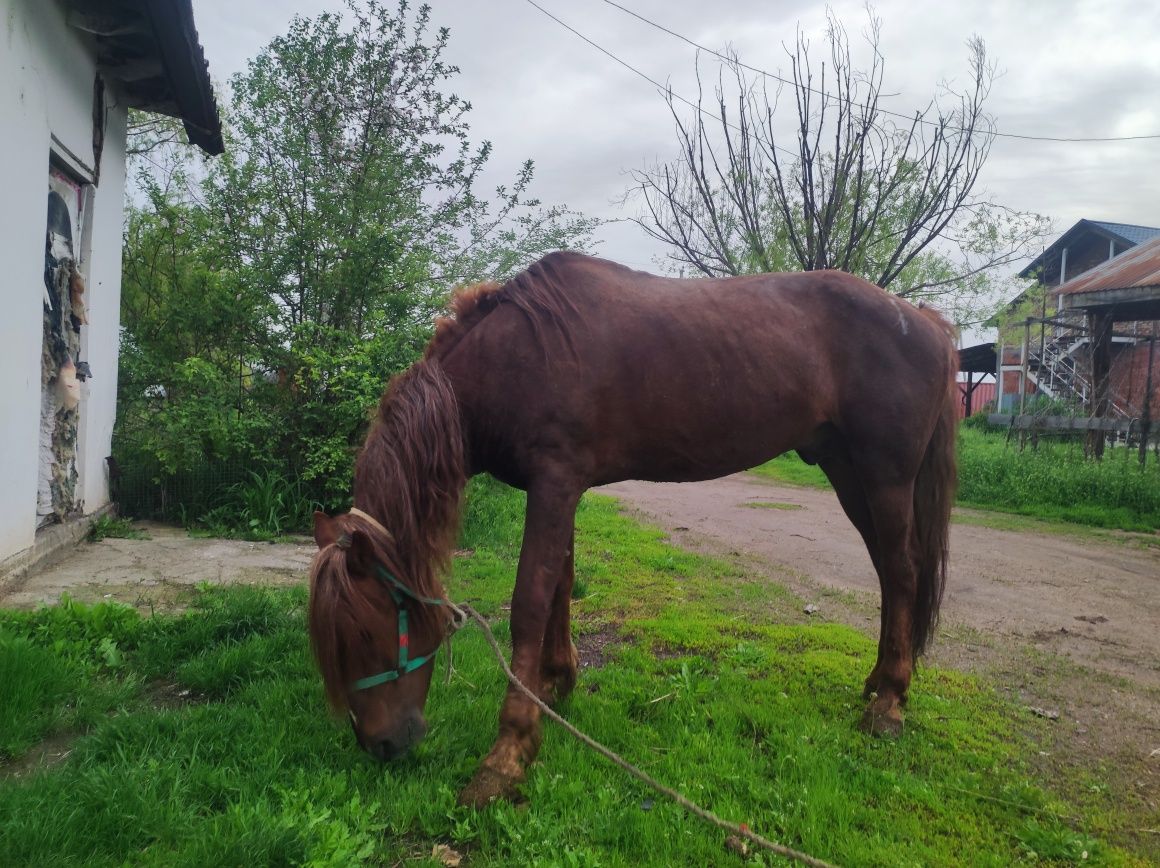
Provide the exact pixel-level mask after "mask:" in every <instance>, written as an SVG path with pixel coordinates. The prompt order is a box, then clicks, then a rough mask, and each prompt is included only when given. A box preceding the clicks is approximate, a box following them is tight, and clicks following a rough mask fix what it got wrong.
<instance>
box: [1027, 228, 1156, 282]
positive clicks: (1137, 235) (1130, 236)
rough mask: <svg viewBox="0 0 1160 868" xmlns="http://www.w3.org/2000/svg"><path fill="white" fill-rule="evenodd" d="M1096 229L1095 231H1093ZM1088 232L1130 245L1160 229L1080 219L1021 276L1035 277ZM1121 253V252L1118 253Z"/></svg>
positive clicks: (1029, 265) (1154, 236) (1149, 237)
mask: <svg viewBox="0 0 1160 868" xmlns="http://www.w3.org/2000/svg"><path fill="white" fill-rule="evenodd" d="M1093 230H1094V233H1093ZM1085 232H1087V233H1093V234H1095V233H1102V234H1105V235H1109V236H1111V237H1113V238H1115V239H1116V241H1118V242H1123V243H1124V244H1125V245H1127V246H1128V247H1132V246H1134V245H1136V244H1140V243H1142V242H1144V241H1149V240H1151V239H1152V238H1156V237H1158V236H1160V229H1156V228H1153V227H1151V226H1136V225H1135V224H1132V223H1110V222H1108V221H1106V220H1088V219H1087V218H1086V217H1085V218H1083V219H1081V220H1078V221H1077V222H1076V223H1075V224H1074V225H1073V226H1072V227H1071V228H1070V229H1068V230H1067V231H1066V232H1064V233H1063V234H1062V235H1060V236H1059V237H1058V238H1056V239H1055V241H1054V242H1052V244H1051V246H1050V247H1048V248H1047V249H1046V250H1044V251H1043V252H1042V253H1040V254H1039V255H1038V256H1037V257H1035V258H1034V259H1033V260H1031V262H1030V263H1028V264H1027V265H1026V266H1024V267H1023V270H1022V271H1020V272H1019V275H1018V276H1019V277H1033V276H1034V275H1035V273H1036V272H1037V271H1038V270H1039V269H1040V268H1044V267H1045V266H1046V265H1047V263H1049V262H1052V261H1057V260H1058V259H1059V252H1060V250H1062V249H1063V248H1064V247H1068V246H1070V245H1071V244H1074V243H1075V242H1076V241H1077V240H1078V239H1079V238H1081V237H1082V236H1083V234H1084V233H1085ZM1117 255H1119V254H1117Z"/></svg>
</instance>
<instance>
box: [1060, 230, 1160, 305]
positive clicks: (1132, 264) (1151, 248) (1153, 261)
mask: <svg viewBox="0 0 1160 868" xmlns="http://www.w3.org/2000/svg"><path fill="white" fill-rule="evenodd" d="M1144 286H1160V232H1158V234H1157V237H1155V238H1153V239H1152V240H1151V241H1145V242H1144V243H1143V244H1138V245H1136V246H1135V247H1132V248H1130V249H1129V250H1125V251H1124V252H1123V253H1121V254H1119V255H1118V256H1115V257H1113V258H1112V259H1109V260H1107V261H1106V262H1102V263H1100V264H1099V265H1097V266H1096V267H1095V268H1091V269H1088V270H1087V271H1085V272H1084V273H1083V274H1081V275H1079V276H1078V277H1074V278H1072V279H1071V280H1069V281H1068V282H1067V283H1065V284H1064V285H1063V286H1061V287H1060V288H1059V292H1060V294H1062V295H1074V294H1075V293H1077V292H1100V291H1103V290H1111V289H1135V288H1137V287H1144Z"/></svg>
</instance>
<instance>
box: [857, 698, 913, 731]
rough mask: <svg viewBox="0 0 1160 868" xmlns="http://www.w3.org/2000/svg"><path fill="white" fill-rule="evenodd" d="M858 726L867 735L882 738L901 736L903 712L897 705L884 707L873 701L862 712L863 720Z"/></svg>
mask: <svg viewBox="0 0 1160 868" xmlns="http://www.w3.org/2000/svg"><path fill="white" fill-rule="evenodd" d="M858 728H859V729H860V730H862V732H864V733H866V734H867V735H872V736H876V737H881V738H901V736H902V712H901V711H899V710H898V706H897V705H890V706H887V707H886V708H883V707H882V705H881V704H879V703H878V702H876V701H875V702H872V703H870V705H868V706H867V707H866V711H865V712H864V713H863V714H862V722H861V723H860V724H858Z"/></svg>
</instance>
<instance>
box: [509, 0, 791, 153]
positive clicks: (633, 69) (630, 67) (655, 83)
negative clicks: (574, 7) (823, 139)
mask: <svg viewBox="0 0 1160 868" xmlns="http://www.w3.org/2000/svg"><path fill="white" fill-rule="evenodd" d="M525 2H527V3H529V4H530V5H532V6H534V7H535V8H537V9H539V10H540V11H541V12H542V13H544V14H545V15H547V16H548V17H549V18H551V19H552V20H553V21H555V22H556V23H557V24H559V25H560V26H561V27H563V28H564V29H565V30H567V31H568V32H569V33H572V34H574V35H575V36H578V37H579V38H580V39H583V40H584V41H585V42H587V43H588V44H589V45H591V46H592V47H593V48H595V49H596V50H597V51H599V52H600V53H601V54H603V55H605V56H606V57H609V58H611V59H612V60H614V61H616V62H617V63H619V64H620V65H621V66H623V67H624V68H625V69H627V70H628V71H629V72H631V73H633V74H634V75H638V76H640V77H641V78H643V79H644V80H645V81H647V82H648V83H649V84H651V85H652V86H653V87H655V88H658V89H659V90H661V91H663V92H665V93H667V94H668V95H669V96H670V97H671V98H672V99H675V100H677V102H682V103H684V104H685V105H687V106H689V108H691V109H693V110H694V111H696V112H699V113H700V114H703V115H705V116H706V117H709V118H712V119H713V120H715V121H717V123H722V124H725V125H726V126H728V127H729V128H730V129H732V130H735V131H737V132H739V133H742V134H744V133H745V130H743V129H741V127H739V126H737V125H736V124H731V123H729V121H727V120H723V119H722V118H720V117H718V116H717V115H715V114H713V113H712V112H711V111H708V110H707V109H704V108H702V107H701V106H700V105H698V104H697V103H695V102H693V101H692V100H689V99H685V98H684V97H683V96H681V95H680V94H679V93H677V92H675V91H674V90H673V89H672V88H671V87H669V86H667V85H663V84H661V83H660V82H659V81H657V80H656V79H655V78H652V77H651V76H650V75H648V73H645V72H641V71H640V70H639V69H637V68H636V67H635V66H633V65H632V64H631V63H629V62H628V61H626V60H621V59H620V58H619V57H617V56H616V55H615V54H613V53H612V52H611V51H609V50H608V49H607V48H605V47H604V46H602V45H599V44H597V43H595V42H593V41H592V40H591V39H589V38H588V37H587V36H585V35H584V34H583V33H581V32H580V31H579V30H577V29H576V28H575V27H572V26H571V25H569V24H568V23H566V22H564V21H561V20H560V19H559V18H557V17H556V16H555V15H553V14H552V13H551V12H549V11H548V10H547V9H545V8H544V7H543V6H541V5H540V4H539V3H537V2H536V0H525ZM773 147H774V148H776V149H777V150H779V151H782V152H783V153H786V154H789V155H790V156H791V157H797V156H799V154H797V153H795V152H794V151H791V150H789V149H788V148H783V147H781V146H780V145H774V146H773Z"/></svg>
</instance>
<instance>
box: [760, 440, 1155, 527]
mask: <svg viewBox="0 0 1160 868" xmlns="http://www.w3.org/2000/svg"><path fill="white" fill-rule="evenodd" d="M751 472H752V473H755V474H757V475H759V476H763V477H765V478H767V479H773V480H776V481H777V482H784V483H789V484H791V485H804V486H808V487H811V488H829V487H830V483H829V481H828V480H827V479H826V476H825V474H824V473H822V471H821V470H820V469H819V468H818V467H816V466H812V465H809V464H806V463H805V462H804V461H802V460H801V459H800V458H798V456H797V453H796V452H790V453H787V454H785V455H781V456H778V457H777V458H775V459H773V460H772V461H769V462H767V463H765V464H763V465H761V466H760V467H756V468H754V469H753V470H752V471H751ZM958 504H959V505H960V506H967V507H974V508H976V509H984V510H996V511H1000V512H1008V513H1013V514H1017V515H1022V516H1027V517H1029V518H1035V519H1039V520H1042V521H1045V522H1054V523H1059V522H1067V523H1072V524H1081V525H1087V526H1090V527H1099V528H1107V529H1118V530H1127V531H1140V532H1144V533H1152V532H1155V531H1157V530H1160V461H1157V460H1156V459H1154V458H1153V457H1152V456H1149V461H1148V463H1147V466H1146V468H1145V469H1144V470H1143V471H1141V470H1140V467H1139V465H1138V464H1137V462H1136V453H1135V451H1134V450H1133V451H1131V452H1128V451H1127V450H1125V449H1115V450H1112V451H1110V452H1109V453H1108V454H1107V456H1106V457H1105V458H1104V460H1103V461H1099V462H1097V461H1090V460H1087V459H1085V458H1084V456H1083V450H1082V448H1081V446H1080V444H1079V443H1078V442H1076V441H1074V440H1072V441H1071V442H1066V443H1061V442H1053V441H1050V440H1047V439H1046V438H1044V439H1043V440H1041V442H1040V445H1039V447H1038V448H1037V449H1034V450H1033V449H1032V448H1031V447H1030V446H1028V447H1027V448H1026V449H1024V450H1023V451H1022V452H1020V451H1019V446H1018V443H1017V441H1015V440H1012V441H1011V442H1010V443H1008V441H1007V438H1006V436H1005V435H1004V434H997V433H994V432H986V431H981V430H979V429H977V428H974V427H971V426H960V428H959V492H958Z"/></svg>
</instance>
